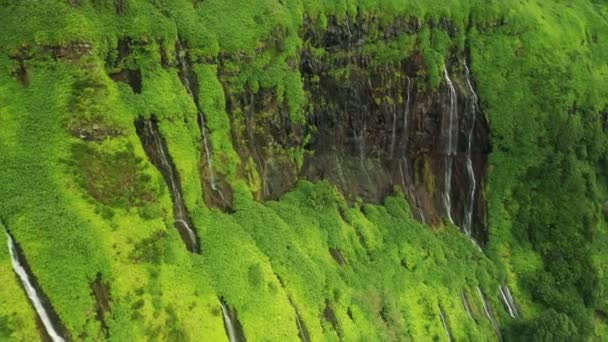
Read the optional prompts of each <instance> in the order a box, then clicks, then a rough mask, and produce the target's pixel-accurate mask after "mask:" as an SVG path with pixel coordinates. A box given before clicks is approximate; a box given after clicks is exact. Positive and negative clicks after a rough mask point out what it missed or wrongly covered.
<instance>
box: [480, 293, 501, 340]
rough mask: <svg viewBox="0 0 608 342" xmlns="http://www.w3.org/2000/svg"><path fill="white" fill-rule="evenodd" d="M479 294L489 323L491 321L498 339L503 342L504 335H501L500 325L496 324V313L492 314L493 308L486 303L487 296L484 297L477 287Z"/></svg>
mask: <svg viewBox="0 0 608 342" xmlns="http://www.w3.org/2000/svg"><path fill="white" fill-rule="evenodd" d="M477 294H478V295H479V299H480V300H481V304H482V308H483V312H484V313H485V315H486V318H487V319H488V321H490V325H491V326H492V329H494V333H495V334H496V337H498V339H499V340H500V341H502V335H501V333H500V328H499V327H498V323H497V322H496V318H495V317H494V313H492V308H491V307H490V305H489V304H488V302H487V301H486V296H485V295H484V293H483V291H481V288H479V286H478V287H477Z"/></svg>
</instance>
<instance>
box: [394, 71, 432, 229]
mask: <svg viewBox="0 0 608 342" xmlns="http://www.w3.org/2000/svg"><path fill="white" fill-rule="evenodd" d="M405 78H406V80H407V86H406V94H405V95H406V96H405V101H404V110H403V140H404V148H403V150H404V157H403V169H404V170H405V171H404V170H403V169H402V168H401V164H399V172H400V173H401V178H402V183H403V187H404V188H405V189H407V193H408V197H409V198H410V199H412V200H413V201H414V203H415V206H416V210H417V212H418V216H419V217H420V222H422V223H425V222H426V219H425V217H424V212H423V210H422V206H421V205H420V198H419V196H418V195H417V194H416V190H415V188H414V179H413V178H412V177H411V173H410V165H409V163H408V158H407V150H408V145H409V144H408V143H409V114H410V104H411V101H412V98H411V89H412V79H411V78H410V77H409V76H407V75H406V76H405Z"/></svg>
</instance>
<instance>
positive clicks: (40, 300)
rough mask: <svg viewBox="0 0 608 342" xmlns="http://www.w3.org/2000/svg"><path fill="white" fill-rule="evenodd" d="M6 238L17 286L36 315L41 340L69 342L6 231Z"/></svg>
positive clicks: (32, 274)
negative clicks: (17, 282)
mask: <svg viewBox="0 0 608 342" xmlns="http://www.w3.org/2000/svg"><path fill="white" fill-rule="evenodd" d="M6 237H7V244H8V248H9V252H10V253H9V254H10V256H11V263H12V265H13V271H14V272H15V276H16V277H17V280H18V281H19V285H20V286H21V288H22V289H23V291H24V293H25V295H26V297H27V298H28V302H29V303H30V304H31V305H32V308H33V309H34V311H35V312H36V314H37V315H36V324H37V326H38V330H39V331H40V334H41V339H42V340H43V341H53V342H62V341H65V340H68V341H69V340H70V334H69V332H68V330H67V329H66V327H65V325H64V324H63V323H62V322H61V319H60V318H59V315H57V313H56V312H55V310H54V309H53V306H52V304H51V302H50V300H49V298H48V297H47V295H46V294H45V293H44V292H43V291H42V288H41V287H40V284H39V283H38V280H37V279H36V277H35V276H34V273H33V272H32V269H31V268H30V266H29V264H28V263H27V259H26V257H25V254H24V253H23V250H22V249H21V247H20V246H19V244H18V243H17V242H16V241H15V240H14V238H13V236H12V235H11V234H10V232H8V231H6Z"/></svg>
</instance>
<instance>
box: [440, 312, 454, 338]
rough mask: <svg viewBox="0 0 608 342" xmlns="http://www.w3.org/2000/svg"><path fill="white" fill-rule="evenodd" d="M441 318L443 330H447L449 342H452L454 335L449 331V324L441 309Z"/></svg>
mask: <svg viewBox="0 0 608 342" xmlns="http://www.w3.org/2000/svg"><path fill="white" fill-rule="evenodd" d="M439 317H441V324H443V329H444V330H445V335H446V336H447V337H448V342H452V335H451V334H450V330H449V329H448V322H447V321H446V320H445V317H444V316H443V310H441V308H439Z"/></svg>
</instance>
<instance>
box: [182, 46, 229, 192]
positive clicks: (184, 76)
mask: <svg viewBox="0 0 608 342" xmlns="http://www.w3.org/2000/svg"><path fill="white" fill-rule="evenodd" d="M177 61H178V64H179V68H180V78H181V80H182V83H183V84H184V87H186V90H187V91H188V94H189V95H190V96H191V97H192V99H193V100H194V102H195V105H196V107H197V110H198V120H199V124H200V128H201V135H202V138H203V149H204V150H205V158H206V161H207V172H208V175H209V184H211V189H212V190H213V191H218V188H217V185H216V181H215V172H214V171H213V158H212V156H211V148H210V147H209V138H208V133H207V125H206V123H205V115H204V114H203V111H202V110H201V109H200V108H199V105H198V103H197V101H196V96H195V94H194V91H193V90H192V85H191V84H190V79H189V78H188V75H189V70H188V63H187V62H186V58H185V51H184V47H183V46H182V43H181V41H180V40H179V39H178V40H177ZM220 195H221V193H220ZM222 197H223V196H222Z"/></svg>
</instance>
